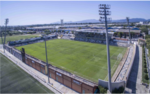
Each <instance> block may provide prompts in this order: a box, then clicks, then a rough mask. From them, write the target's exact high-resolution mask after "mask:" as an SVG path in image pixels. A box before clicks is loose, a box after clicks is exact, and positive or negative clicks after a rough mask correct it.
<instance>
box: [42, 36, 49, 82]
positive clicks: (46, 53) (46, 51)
mask: <svg viewBox="0 0 150 94" xmlns="http://www.w3.org/2000/svg"><path fill="white" fill-rule="evenodd" d="M44 37H45V38H44ZM43 38H44V42H45V54H46V65H47V76H48V83H50V79H49V70H48V58H47V46H46V36H43Z"/></svg>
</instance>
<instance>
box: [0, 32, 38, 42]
mask: <svg viewBox="0 0 150 94" xmlns="http://www.w3.org/2000/svg"><path fill="white" fill-rule="evenodd" d="M38 36H39V35H38V34H33V35H14V36H6V43H7V42H8V41H15V40H20V39H27V38H32V37H38ZM0 44H2V40H1V38H0Z"/></svg>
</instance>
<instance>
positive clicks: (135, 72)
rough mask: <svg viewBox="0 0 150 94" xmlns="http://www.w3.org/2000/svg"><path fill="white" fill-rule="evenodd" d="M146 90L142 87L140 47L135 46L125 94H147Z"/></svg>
mask: <svg viewBox="0 0 150 94" xmlns="http://www.w3.org/2000/svg"><path fill="white" fill-rule="evenodd" d="M147 92H148V88H146V87H145V86H144V85H142V47H140V46H137V49H136V55H135V59H134V63H133V67H132V69H131V73H130V76H129V79H128V83H127V87H126V88H125V93H147Z"/></svg>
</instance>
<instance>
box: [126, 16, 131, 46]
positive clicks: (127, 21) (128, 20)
mask: <svg viewBox="0 0 150 94" xmlns="http://www.w3.org/2000/svg"><path fill="white" fill-rule="evenodd" d="M126 19H127V22H128V28H129V40H130V44H131V35H130V26H129V17H127V18H126Z"/></svg>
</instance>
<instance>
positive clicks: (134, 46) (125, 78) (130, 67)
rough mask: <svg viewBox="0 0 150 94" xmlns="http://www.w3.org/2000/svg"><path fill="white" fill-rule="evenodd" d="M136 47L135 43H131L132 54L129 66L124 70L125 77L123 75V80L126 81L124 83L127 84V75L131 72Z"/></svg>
mask: <svg viewBox="0 0 150 94" xmlns="http://www.w3.org/2000/svg"><path fill="white" fill-rule="evenodd" d="M136 49H137V45H136V44H133V54H132V58H131V62H130V65H129V68H128V70H127V72H126V74H125V77H124V81H126V84H127V81H128V78H129V76H130V72H131V69H132V66H133V63H134V58H135V54H136Z"/></svg>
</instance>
